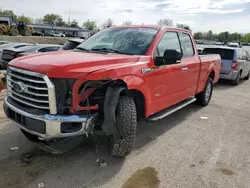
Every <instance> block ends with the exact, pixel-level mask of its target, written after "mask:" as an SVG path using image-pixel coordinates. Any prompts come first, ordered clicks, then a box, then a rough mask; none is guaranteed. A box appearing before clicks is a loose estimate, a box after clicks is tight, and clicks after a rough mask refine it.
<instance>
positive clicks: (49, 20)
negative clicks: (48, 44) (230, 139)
mask: <svg viewBox="0 0 250 188" xmlns="http://www.w3.org/2000/svg"><path fill="white" fill-rule="evenodd" d="M43 22H44V23H46V24H50V25H57V26H67V23H66V22H65V21H64V20H63V19H62V17H61V16H60V15H58V14H46V15H45V16H44V17H43Z"/></svg>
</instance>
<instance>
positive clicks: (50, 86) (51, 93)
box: [43, 76, 57, 114]
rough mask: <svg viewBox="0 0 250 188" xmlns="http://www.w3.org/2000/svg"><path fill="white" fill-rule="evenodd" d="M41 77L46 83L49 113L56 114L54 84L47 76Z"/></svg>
mask: <svg viewBox="0 0 250 188" xmlns="http://www.w3.org/2000/svg"><path fill="white" fill-rule="evenodd" d="M43 79H44V81H45V82H46V84H47V86H48V94H49V107H50V114H56V113H57V106H56V92H55V86H54V84H53V83H52V82H51V81H50V79H49V78H48V76H43Z"/></svg>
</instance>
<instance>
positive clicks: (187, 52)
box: [181, 33, 194, 57]
mask: <svg viewBox="0 0 250 188" xmlns="http://www.w3.org/2000/svg"><path fill="white" fill-rule="evenodd" d="M181 47H182V50H183V57H192V56H193V55H194V47H193V42H192V40H191V37H190V35H189V34H187V33H182V37H181Z"/></svg>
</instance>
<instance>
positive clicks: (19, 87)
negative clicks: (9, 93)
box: [12, 82, 26, 93]
mask: <svg viewBox="0 0 250 188" xmlns="http://www.w3.org/2000/svg"><path fill="white" fill-rule="evenodd" d="M12 86H13V89H14V90H15V91H16V92H18V93H22V92H23V91H24V90H25V89H26V87H25V85H24V84H23V83H20V82H16V83H13V84H12Z"/></svg>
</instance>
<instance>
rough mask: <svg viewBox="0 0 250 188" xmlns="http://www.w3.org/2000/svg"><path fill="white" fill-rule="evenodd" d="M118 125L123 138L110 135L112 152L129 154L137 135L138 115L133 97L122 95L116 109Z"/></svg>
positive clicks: (114, 154) (120, 154)
mask: <svg viewBox="0 0 250 188" xmlns="http://www.w3.org/2000/svg"><path fill="white" fill-rule="evenodd" d="M116 112H117V115H116V126H117V129H118V131H119V133H120V135H121V138H119V139H115V138H114V136H110V138H109V141H110V148H109V149H110V154H111V155H113V156H118V157H123V156H126V155H128V154H129V153H130V152H131V150H132V146H133V143H134V140H135V137H136V126H137V115H136V106H135V102H134V100H133V98H131V97H124V96H121V97H120V98H119V102H118V105H117V109H116Z"/></svg>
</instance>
